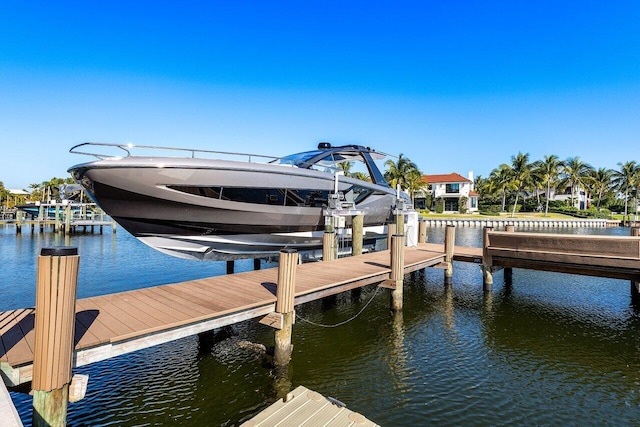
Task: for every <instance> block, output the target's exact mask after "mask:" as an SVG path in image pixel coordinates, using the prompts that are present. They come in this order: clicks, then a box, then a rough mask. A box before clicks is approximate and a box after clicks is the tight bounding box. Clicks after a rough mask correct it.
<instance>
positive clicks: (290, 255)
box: [273, 249, 298, 366]
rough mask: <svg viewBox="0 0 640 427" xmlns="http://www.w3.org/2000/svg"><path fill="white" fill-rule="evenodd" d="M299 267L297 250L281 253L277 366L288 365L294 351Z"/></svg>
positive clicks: (282, 251)
mask: <svg viewBox="0 0 640 427" xmlns="http://www.w3.org/2000/svg"><path fill="white" fill-rule="evenodd" d="M297 265H298V252H297V251H296V250H295V249H283V250H281V251H280V261H279V263H278V285H277V289H276V313H280V314H281V315H282V328H280V329H278V330H276V340H275V341H276V345H275V349H274V354H273V361H274V364H275V365H276V366H284V365H286V364H288V363H289V360H291V353H292V351H293V345H291V333H292V330H293V321H294V318H295V311H294V297H295V282H296V266H297Z"/></svg>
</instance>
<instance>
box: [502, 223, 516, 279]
mask: <svg viewBox="0 0 640 427" xmlns="http://www.w3.org/2000/svg"><path fill="white" fill-rule="evenodd" d="M504 229H505V231H506V232H508V233H513V232H515V231H516V227H515V226H514V225H507V226H505V228H504ZM503 271H504V281H505V283H513V268H511V267H504V269H503Z"/></svg>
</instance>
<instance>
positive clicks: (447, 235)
mask: <svg viewBox="0 0 640 427" xmlns="http://www.w3.org/2000/svg"><path fill="white" fill-rule="evenodd" d="M455 241H456V226H455V225H447V228H446V229H445V231H444V262H446V263H447V267H446V268H445V270H444V280H445V282H447V283H450V282H451V280H452V278H453V251H454V248H455Z"/></svg>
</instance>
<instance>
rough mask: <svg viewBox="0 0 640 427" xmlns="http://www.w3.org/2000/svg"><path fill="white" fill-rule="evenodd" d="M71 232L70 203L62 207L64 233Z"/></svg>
mask: <svg viewBox="0 0 640 427" xmlns="http://www.w3.org/2000/svg"><path fill="white" fill-rule="evenodd" d="M69 233H71V205H67V206H65V209H64V234H69Z"/></svg>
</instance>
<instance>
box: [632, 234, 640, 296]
mask: <svg viewBox="0 0 640 427" xmlns="http://www.w3.org/2000/svg"><path fill="white" fill-rule="evenodd" d="M631 236H640V227H631ZM631 300H632V302H633V303H634V304H640V280H632V281H631Z"/></svg>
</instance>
